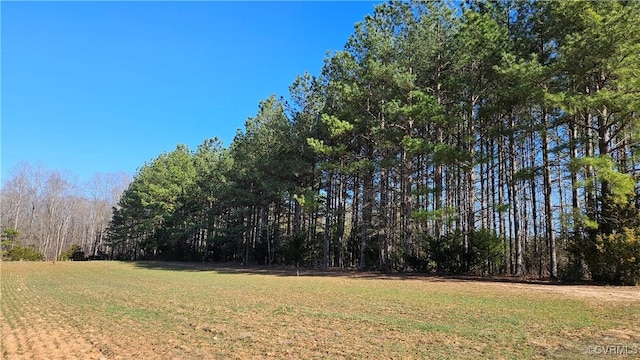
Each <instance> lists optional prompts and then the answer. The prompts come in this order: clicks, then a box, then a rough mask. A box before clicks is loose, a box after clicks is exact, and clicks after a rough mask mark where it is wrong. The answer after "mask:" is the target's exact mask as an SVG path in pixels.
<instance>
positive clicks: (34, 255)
mask: <svg viewBox="0 0 640 360" xmlns="http://www.w3.org/2000/svg"><path fill="white" fill-rule="evenodd" d="M6 260H13V261H18V260H25V261H42V260H44V256H43V255H42V254H41V253H40V252H39V251H38V249H36V247H35V246H33V245H29V246H21V245H13V247H11V248H10V249H9V250H8V251H7V255H6Z"/></svg>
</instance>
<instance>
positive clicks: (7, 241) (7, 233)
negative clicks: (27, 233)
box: [1, 228, 20, 259]
mask: <svg viewBox="0 0 640 360" xmlns="http://www.w3.org/2000/svg"><path fill="white" fill-rule="evenodd" d="M19 235H20V233H19V232H18V230H16V229H13V228H6V229H4V231H3V232H2V243H1V244H2V258H3V259H9V250H11V249H12V248H13V247H14V246H15V245H18V244H19V240H18V236H19Z"/></svg>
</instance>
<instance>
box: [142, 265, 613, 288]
mask: <svg viewBox="0 0 640 360" xmlns="http://www.w3.org/2000/svg"><path fill="white" fill-rule="evenodd" d="M133 264H134V265H135V266H136V267H138V268H141V269H150V270H169V271H192V272H206V271H209V272H215V273H219V274H246V275H274V276H283V277H297V276H314V277H317V276H320V277H342V278H352V279H378V280H380V279H386V280H391V279H397V280H424V281H431V282H488V283H512V284H534V285H551V286H558V285H560V286H576V285H582V286H584V285H591V286H601V285H605V284H599V283H595V282H591V281H582V282H559V281H552V280H548V279H537V278H527V277H519V276H509V275H501V276H477V275H434V274H424V273H412V272H392V273H384V272H375V271H357V270H349V269H330V270H316V269H306V268H296V267H294V266H281V265H277V266H276V265H274V266H259V265H249V266H246V265H241V264H238V263H201V262H174V261H134V262H133Z"/></svg>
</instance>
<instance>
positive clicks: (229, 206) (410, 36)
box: [2, 1, 640, 284]
mask: <svg viewBox="0 0 640 360" xmlns="http://www.w3.org/2000/svg"><path fill="white" fill-rule="evenodd" d="M639 20H640V3H639V2H635V1H628V2H627V1H606V2H575V1H571V2H541V1H497V2H487V3H485V2H475V1H474V2H465V3H464V4H463V5H461V6H460V7H458V5H453V4H448V3H446V2H438V1H430V2H393V3H385V4H381V5H379V6H377V7H376V9H375V11H374V12H373V14H372V15H368V16H366V17H365V19H364V20H363V21H362V22H360V23H358V24H356V27H355V30H354V33H353V35H352V36H351V37H350V38H349V39H348V41H347V43H346V45H345V48H344V50H342V51H338V52H334V53H331V54H329V55H328V57H327V58H326V59H325V66H324V68H323V70H322V73H321V74H320V75H318V76H312V75H310V74H304V75H301V76H299V77H298V78H297V79H296V81H295V82H294V83H293V84H292V85H291V87H290V96H289V97H288V98H287V99H284V98H278V97H276V96H272V97H270V98H268V99H266V100H264V101H263V102H261V103H260V105H259V110H258V113H257V115H256V116H255V117H252V118H249V119H248V120H247V122H246V125H245V129H244V131H239V132H238V133H237V135H236V137H235V139H234V141H233V143H232V144H231V145H230V146H229V147H228V148H225V147H223V145H222V144H221V143H220V142H219V141H218V140H216V139H208V140H205V141H204V142H203V143H202V144H201V145H200V146H199V147H198V148H197V149H196V150H195V151H192V150H191V149H188V148H187V147H186V146H184V145H179V146H178V147H177V148H176V149H175V150H174V151H172V152H170V153H165V154H161V155H159V156H158V157H157V158H156V159H154V160H152V161H150V162H148V163H147V164H144V166H142V167H141V168H140V170H139V171H138V173H137V174H136V175H135V177H134V179H133V181H132V182H131V184H130V185H129V187H128V188H127V189H126V190H125V191H124V193H123V195H122V197H121V198H120V201H119V203H118V205H117V206H116V207H114V209H113V217H112V219H111V222H110V225H109V227H108V239H107V240H106V241H105V242H102V243H101V244H103V246H104V251H105V253H106V254H107V255H108V256H109V257H111V258H118V259H166V260H198V261H236V262H242V263H258V264H291V265H298V266H312V267H322V268H328V267H340V268H358V269H361V270H364V269H377V270H383V271H421V272H437V273H477V274H513V275H535V276H538V277H550V278H554V279H555V278H560V277H562V278H567V279H578V278H582V277H584V276H587V277H591V278H592V279H594V280H598V281H607V282H612V283H626V284H635V283H636V282H637V281H638V279H640V213H639V211H638V209H639V208H640V195H639V190H638V185H639V180H640V163H639V161H638V160H639V157H638V155H639V153H640V145H639V144H640V121H639V120H640V119H639V114H638V109H640V91H639V90H640V74H639V71H640V21H639ZM14 187H15V186H14ZM7 188H8V186H5V187H3V220H2V221H3V224H2V225H3V227H4V228H6V227H9V226H10V227H12V228H15V229H18V230H20V231H21V232H23V231H24V229H25V228H30V225H26V224H29V223H28V222H21V221H22V220H20V222H19V221H18V219H22V218H20V216H24V215H20V216H19V214H18V213H19V212H20V211H22V212H23V213H26V212H27V210H19V209H20V208H21V207H20V206H18V207H17V208H16V207H15V205H13V204H14V203H11V204H12V205H10V206H5V203H7V201H6V200H4V199H8V197H5V196H8V195H6V192H7V191H8V190H7ZM12 196H15V195H12ZM18 203H20V202H19V201H18ZM5 208H6V209H5ZM29 210H30V209H29ZM53 210H55V209H53ZM5 214H7V216H4V215H5ZM65 214H66V213H64V212H63V213H61V215H60V216H66V215H65ZM24 219H26V218H24ZM7 221H9V222H7ZM62 223H63V224H65V222H62ZM56 224H57V225H60V223H59V222H56ZM44 229H49V228H47V227H44ZM52 229H53V228H52ZM100 230H102V229H93V230H91V231H94V233H95V231H100ZM56 231H57V230H56ZM87 231H89V230H87ZM52 234H55V232H54V233H52V232H51V231H48V230H47V232H45V233H42V234H41V236H53V235H52ZM34 236H35V235H34ZM92 238H95V235H94V236H92ZM101 239H102V237H101ZM54 242H55V241H54ZM48 243H50V241H48ZM82 244H83V246H87V244H88V242H87V241H86V240H83V242H82ZM87 250H88V249H87ZM50 251H51V250H49V248H48V247H44V250H43V252H44V253H46V254H47V256H49V254H50Z"/></svg>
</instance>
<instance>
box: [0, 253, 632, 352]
mask: <svg viewBox="0 0 640 360" xmlns="http://www.w3.org/2000/svg"><path fill="white" fill-rule="evenodd" d="M295 275H296V274H295V272H292V273H287V272H260V271H242V270H238V269H206V268H202V267H194V266H187V265H185V266H176V265H170V266H165V264H158V263H138V264H136V263H120V262H86V263H73V262H68V263H56V264H55V265H54V264H52V263H44V262H40V263H3V264H2V266H1V276H2V278H1V280H2V298H1V305H2V341H3V344H2V345H3V346H2V358H3V359H4V358H6V359H13V358H29V357H33V358H82V359H84V358H96V359H100V358H106V359H129V358H160V359H175V358H178V359H229V358H261V357H265V358H266V357H271V358H292V359H293V358H295V359H298V358H305V359H310V358H318V359H319V358H335V359H339V358H355V359H360V358H362V359H365V358H398V359H411V358H429V359H438V358H443V359H444V358H478V357H479V356H480V357H482V358H518V359H521V358H554V357H555V358H584V357H585V356H587V355H589V350H590V349H591V350H592V352H593V351H594V350H595V351H599V352H602V348H600V347H603V346H610V345H613V346H619V347H620V348H619V349H618V351H620V352H624V351H625V349H626V352H627V354H626V355H623V356H627V357H628V358H634V357H636V356H638V354H632V353H633V352H634V351H636V350H635V349H637V347H638V345H640V291H639V290H637V289H628V288H627V289H621V288H598V287H576V288H572V287H558V286H548V285H547V286H545V285H523V284H504V283H485V282H464V281H452V280H442V279H434V278H414V277H411V278H399V277H398V278H384V277H358V276H352V275H348V274H338V275H331V276H322V275H321V274H316V275H313V274H306V273H303V274H301V276H299V277H298V276H295ZM591 293H593V294H597V295H598V296H590V294H591ZM617 294H621V296H616V295H617ZM622 295H624V296H622Z"/></svg>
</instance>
